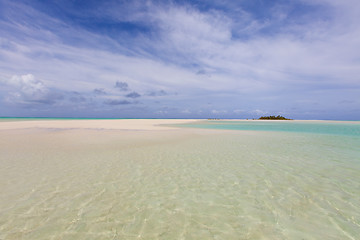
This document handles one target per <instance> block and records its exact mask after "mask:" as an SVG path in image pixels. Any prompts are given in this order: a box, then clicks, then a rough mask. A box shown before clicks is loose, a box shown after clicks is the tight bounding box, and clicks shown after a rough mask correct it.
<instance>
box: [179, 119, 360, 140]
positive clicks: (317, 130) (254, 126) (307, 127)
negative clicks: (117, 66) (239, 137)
mask: <svg viewBox="0 0 360 240" xmlns="http://www.w3.org/2000/svg"><path fill="white" fill-rule="evenodd" d="M181 126H182V127H195V128H208V129H224V130H250V131H276V132H295V133H314V134H329V135H344V136H355V137H360V122H355V121H348V122H344V121H339V122H335V121H333V122H330V121H206V122H195V123H191V124H183V125H181Z"/></svg>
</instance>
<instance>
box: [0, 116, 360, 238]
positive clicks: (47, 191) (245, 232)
mask: <svg viewBox="0 0 360 240" xmlns="http://www.w3.org/2000/svg"><path fill="white" fill-rule="evenodd" d="M193 121H199V120H182V119H181V120H176V119H172V120H160V119H152V120H140V119H139V120H132V119H131V120H130V119H129V120H39V121H14V122H0V183H1V184H0V239H4V240H5V239H6V240H18V239H29V240H32V239H34V240H35V239H36V240H41V239H44V240H45V239H46V240H47V239H77V240H78V239H84V240H85V239H86V240H87V239H302V238H304V239H321V238H323V239H356V237H357V236H360V235H359V234H360V231H359V225H358V222H357V221H358V220H359V219H360V216H359V214H357V209H358V208H357V207H358V196H359V195H358V190H356V189H355V188H354V186H358V182H359V180H360V179H359V175H358V171H359V165H356V164H351V163H352V161H354V159H355V160H356V158H358V152H357V150H356V148H355V147H353V146H355V145H354V144H356V142H355V143H353V144H352V145H351V141H353V138H343V139H342V138H340V139H339V140H337V138H334V137H329V136H322V135H309V136H308V135H306V134H305V135H304V134H291V133H278V132H261V131H258V132H256V131H231V130H213V129H194V128H175V127H168V126H161V125H162V124H165V125H166V124H177V123H190V122H193ZM339 159H341V161H338V160H339ZM349 164H350V165H351V166H350V165H349ZM334 183H335V184H334ZM339 189H340V190H339ZM338 216H340V217H338ZM329 225H331V227H329Z"/></svg>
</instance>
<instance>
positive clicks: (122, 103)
mask: <svg viewBox="0 0 360 240" xmlns="http://www.w3.org/2000/svg"><path fill="white" fill-rule="evenodd" d="M105 104H107V105H127V104H132V102H129V101H126V100H108V101H105Z"/></svg>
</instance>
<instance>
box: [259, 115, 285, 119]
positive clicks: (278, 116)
mask: <svg viewBox="0 0 360 240" xmlns="http://www.w3.org/2000/svg"><path fill="white" fill-rule="evenodd" d="M259 120H292V119H290V118H286V117H283V116H281V115H277V116H262V117H260V118H259Z"/></svg>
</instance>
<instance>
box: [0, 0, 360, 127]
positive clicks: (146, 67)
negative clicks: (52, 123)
mask: <svg viewBox="0 0 360 240" xmlns="http://www.w3.org/2000/svg"><path fill="white" fill-rule="evenodd" d="M359 16H360V2H359V1H358V0H347V1H343V0H293V1H285V0H274V1H268V0H239V1H230V0H229V1H223V0H214V1H205V0H203V1H202V0H194V1H161V0H157V1H150V0H149V1H137V0H134V1H115V0H114V1H93V0H86V1H85V0H83V1H71V0H61V1H60V0H57V1H55V0H53V1H40V0H39V1H35V0H30V1H14V0H11V1H9V0H0V116H13V117H106V118H109V117H110V118H111V117H114V118H257V117H259V116H261V115H269V114H271V115H277V114H281V115H284V116H287V117H291V118H296V119H339V120H341V119H343V120H359V119H360V51H359V49H360V27H359V24H358V23H359V22H360V17H359Z"/></svg>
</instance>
